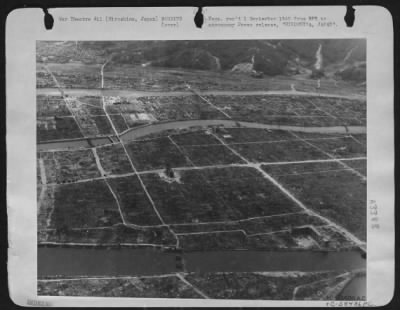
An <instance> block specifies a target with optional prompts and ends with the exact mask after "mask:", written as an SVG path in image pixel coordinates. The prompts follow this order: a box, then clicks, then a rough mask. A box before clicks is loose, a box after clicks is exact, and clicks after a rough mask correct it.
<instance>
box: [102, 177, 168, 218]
mask: <svg viewBox="0 0 400 310" xmlns="http://www.w3.org/2000/svg"><path fill="white" fill-rule="evenodd" d="M108 182H109V183H110V185H111V188H112V189H113V191H114V193H115V195H116V197H117V199H118V201H119V205H120V208H121V213H122V215H123V218H124V219H125V221H126V223H129V224H136V225H158V224H160V220H159V218H158V217H157V214H156V213H155V212H154V210H153V208H152V205H151V203H150V201H149V199H148V197H147V196H146V194H145V192H144V190H143V188H142V186H141V184H140V182H139V179H138V177H137V176H135V175H134V176H129V177H124V178H117V179H110V180H109V181H108Z"/></svg>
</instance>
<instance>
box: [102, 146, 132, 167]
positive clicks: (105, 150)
mask: <svg viewBox="0 0 400 310" xmlns="http://www.w3.org/2000/svg"><path fill="white" fill-rule="evenodd" d="M96 152H97V154H98V156H99V158H100V162H101V165H102V167H103V169H104V171H105V172H106V173H107V174H123V173H128V172H133V169H132V166H131V164H130V162H129V158H128V156H127V155H126V153H125V150H124V148H123V147H122V145H121V144H111V145H105V146H100V147H97V149H96Z"/></svg>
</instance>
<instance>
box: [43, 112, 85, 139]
mask: <svg viewBox="0 0 400 310" xmlns="http://www.w3.org/2000/svg"><path fill="white" fill-rule="evenodd" d="M36 129H37V141H38V142H45V141H50V140H61V139H74V138H82V137H83V135H82V133H81V131H80V129H79V127H78V124H77V123H76V121H75V119H73V118H72V117H63V118H56V117H53V116H49V117H44V118H38V120H37V124H36Z"/></svg>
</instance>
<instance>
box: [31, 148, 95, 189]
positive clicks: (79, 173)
mask: <svg viewBox="0 0 400 310" xmlns="http://www.w3.org/2000/svg"><path fill="white" fill-rule="evenodd" d="M39 154H40V155H39V158H41V159H42V160H43V161H44V166H45V171H46V177H47V182H48V183H58V184H60V183H71V182H74V181H77V180H81V179H90V178H96V177H100V172H99V170H98V169H97V165H96V161H95V158H94V155H93V152H92V150H90V149H86V150H77V151H58V152H41V153H39Z"/></svg>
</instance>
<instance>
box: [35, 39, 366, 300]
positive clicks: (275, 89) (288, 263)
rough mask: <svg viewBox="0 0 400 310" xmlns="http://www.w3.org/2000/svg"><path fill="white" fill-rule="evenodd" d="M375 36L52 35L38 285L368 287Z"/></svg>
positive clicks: (174, 294)
mask: <svg viewBox="0 0 400 310" xmlns="http://www.w3.org/2000/svg"><path fill="white" fill-rule="evenodd" d="M365 44H366V43H365V41H364V40H361V39H346V40H332V39H326V40H259V41H253V40H242V41H38V42H37V200H38V294H39V295H53V296H110V297H149V298H150V297H151V298H157V297H158V298H207V299H270V300H293V299H294V300H332V299H352V300H353V299H363V300H365V297H366V296H365V294H366V261H365V256H366V180H367V168H366V167H367V163H366V159H367V157H366V95H365V93H366V73H365V72H366V56H365Z"/></svg>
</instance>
